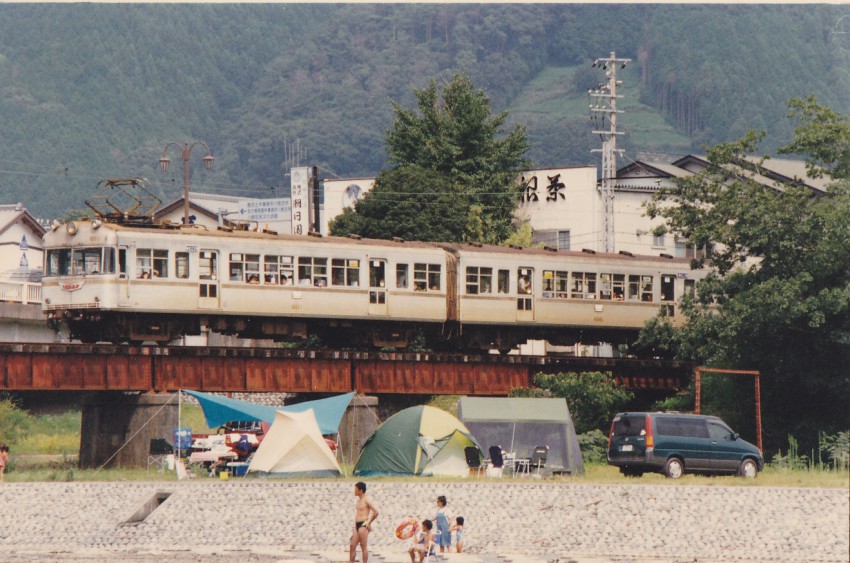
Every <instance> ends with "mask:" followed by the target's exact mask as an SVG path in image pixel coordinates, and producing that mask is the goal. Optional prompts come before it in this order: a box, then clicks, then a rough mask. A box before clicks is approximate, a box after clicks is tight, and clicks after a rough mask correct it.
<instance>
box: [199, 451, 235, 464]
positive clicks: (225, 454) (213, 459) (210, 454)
mask: <svg viewBox="0 0 850 563" xmlns="http://www.w3.org/2000/svg"><path fill="white" fill-rule="evenodd" d="M238 457H239V455H238V454H237V453H236V452H232V451H229V450H228V451H224V450H208V451H205V452H192V453H191V454H190V455H189V463H218V461H219V460H221V459H228V460H231V461H232V460H234V459H237V458H238Z"/></svg>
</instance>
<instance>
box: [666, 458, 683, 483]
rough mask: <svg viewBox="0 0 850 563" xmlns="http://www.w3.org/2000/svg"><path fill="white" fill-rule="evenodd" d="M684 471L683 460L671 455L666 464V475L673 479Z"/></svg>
mask: <svg viewBox="0 0 850 563" xmlns="http://www.w3.org/2000/svg"><path fill="white" fill-rule="evenodd" d="M684 472H685V466H684V465H683V464H682V460H681V459H679V458H677V457H671V458H670V459H668V460H667V463H665V464H664V475H666V476H668V477H670V478H671V479H678V478H679V477H681V476H682V474H683V473H684Z"/></svg>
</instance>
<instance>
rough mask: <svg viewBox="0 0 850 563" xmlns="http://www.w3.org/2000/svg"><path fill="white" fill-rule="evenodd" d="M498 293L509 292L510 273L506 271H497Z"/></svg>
mask: <svg viewBox="0 0 850 563" xmlns="http://www.w3.org/2000/svg"><path fill="white" fill-rule="evenodd" d="M498 277H499V278H498V282H499V293H510V292H511V273H510V271H508V270H499V274H498Z"/></svg>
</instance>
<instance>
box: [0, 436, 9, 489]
mask: <svg viewBox="0 0 850 563" xmlns="http://www.w3.org/2000/svg"><path fill="white" fill-rule="evenodd" d="M8 461H9V446H7V445H6V444H0V483H3V482H4V481H6V463H7V462H8Z"/></svg>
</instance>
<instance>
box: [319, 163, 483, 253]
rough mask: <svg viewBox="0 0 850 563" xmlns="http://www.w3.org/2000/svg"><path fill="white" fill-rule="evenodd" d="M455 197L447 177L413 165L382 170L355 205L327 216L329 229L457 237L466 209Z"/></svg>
mask: <svg viewBox="0 0 850 563" xmlns="http://www.w3.org/2000/svg"><path fill="white" fill-rule="evenodd" d="M458 197H460V196H459V194H456V193H455V192H454V190H453V186H452V184H451V183H450V182H449V180H448V179H447V178H445V177H444V176H442V175H441V174H437V173H434V172H433V171H431V170H426V169H424V168H422V167H420V166H416V165H409V166H400V167H398V168H395V169H393V170H384V171H382V172H381V173H380V174H378V177H377V178H376V179H375V186H374V187H373V188H372V189H371V190H370V191H369V192H367V193H366V195H365V196H363V198H362V199H360V200H358V201H357V203H356V204H355V206H354V209H355V211H351V210H350V209H346V210H345V212H344V213H343V214H342V215H340V216H339V217H337V218H336V219H334V220H333V221H331V223H330V231H331V233H332V234H333V235H336V236H347V235H349V234H357V235H360V236H364V237H368V238H379V239H390V238H393V237H401V238H403V239H405V240H428V241H457V240H461V238H462V236H463V230H464V225H465V224H466V219H467V215H466V213H465V209H464V208H463V206H461V205H455V202H456V200H457V198H458Z"/></svg>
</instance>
